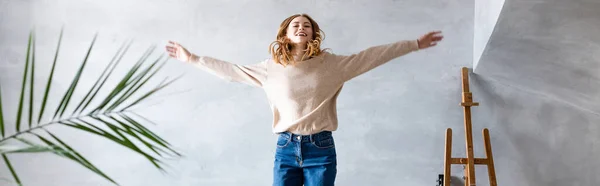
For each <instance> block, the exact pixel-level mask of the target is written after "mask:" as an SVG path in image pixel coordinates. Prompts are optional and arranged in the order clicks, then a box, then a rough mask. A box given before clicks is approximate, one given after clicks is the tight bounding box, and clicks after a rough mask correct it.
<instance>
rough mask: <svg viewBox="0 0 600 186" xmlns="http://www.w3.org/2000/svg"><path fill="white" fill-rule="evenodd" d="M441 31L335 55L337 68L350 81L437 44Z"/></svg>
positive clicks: (440, 38)
mask: <svg viewBox="0 0 600 186" xmlns="http://www.w3.org/2000/svg"><path fill="white" fill-rule="evenodd" d="M440 33H441V32H439V31H436V32H429V33H427V34H425V35H423V36H421V37H420V38H418V39H415V40H402V41H397V42H393V43H388V44H384V45H378V46H373V47H369V48H367V49H365V50H362V51H360V52H358V53H356V54H352V55H347V56H345V55H334V58H335V59H334V61H335V64H334V65H335V68H336V69H338V70H339V72H340V73H341V77H342V78H343V81H348V80H350V79H352V78H354V77H356V76H359V75H361V74H363V73H365V72H368V71H369V70H371V69H374V68H376V67H378V66H380V65H382V64H385V63H386V62H388V61H391V60H393V59H395V58H397V57H400V56H403V55H406V54H408V53H410V52H413V51H417V50H421V49H425V48H429V47H432V46H435V45H437V42H438V41H441V40H442V38H443V37H442V36H441V35H438V34H440Z"/></svg>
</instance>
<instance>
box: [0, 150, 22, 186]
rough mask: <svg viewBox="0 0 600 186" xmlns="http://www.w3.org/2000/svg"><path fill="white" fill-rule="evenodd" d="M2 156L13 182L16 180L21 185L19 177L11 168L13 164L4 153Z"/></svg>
mask: <svg viewBox="0 0 600 186" xmlns="http://www.w3.org/2000/svg"><path fill="white" fill-rule="evenodd" d="M2 158H3V159H4V163H5V164H6V166H7V167H8V170H10V174H12V176H13V178H14V179H15V182H17V184H19V185H21V179H19V176H18V175H17V172H15V169H14V168H13V166H12V164H11V163H10V160H9V159H8V157H7V156H6V154H2Z"/></svg>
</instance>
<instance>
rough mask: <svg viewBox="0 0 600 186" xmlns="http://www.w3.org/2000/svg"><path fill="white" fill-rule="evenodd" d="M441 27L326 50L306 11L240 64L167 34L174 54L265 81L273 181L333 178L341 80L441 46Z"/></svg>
mask: <svg viewBox="0 0 600 186" xmlns="http://www.w3.org/2000/svg"><path fill="white" fill-rule="evenodd" d="M439 33H440V32H439V31H437V32H430V33H427V34H425V35H423V36H421V37H420V38H419V39H416V40H405V41H398V42H394V43H389V44H386V45H379V46H374V47H370V48H367V49H365V50H363V51H361V52H359V53H356V54H352V55H337V54H333V53H330V52H326V51H324V50H322V49H321V48H320V47H321V46H320V45H321V42H322V40H323V35H322V30H321V29H319V25H318V24H317V23H316V22H315V21H314V20H313V19H312V18H311V17H310V16H308V15H306V14H297V15H293V16H290V17H288V18H287V19H285V20H284V21H283V22H282V23H281V25H280V27H279V31H278V34H277V40H276V41H274V42H273V43H272V44H271V45H270V46H269V49H270V50H269V52H270V54H271V55H272V58H271V59H267V60H264V61H261V62H259V63H256V64H252V65H237V64H233V63H229V62H226V61H222V60H219V59H216V58H213V57H208V56H198V55H195V54H193V53H190V52H189V51H188V50H186V49H185V48H184V47H182V46H181V45H180V44H178V43H175V42H172V41H169V45H168V46H167V47H166V49H167V51H168V52H169V55H170V56H171V57H173V58H176V59H178V60H180V61H184V62H187V63H190V64H192V65H194V66H196V67H198V68H201V69H203V70H206V71H208V72H210V73H213V74H214V75H216V76H219V77H221V78H223V79H227V80H230V81H235V82H242V83H246V84H249V85H252V86H255V87H259V88H262V89H263V90H264V91H265V93H266V95H267V98H268V100H269V104H270V106H271V109H272V113H273V123H272V129H273V130H272V132H273V133H275V134H278V135H279V137H278V140H277V150H276V153H275V161H274V168H273V174H274V179H273V185H285V186H292V185H298V186H300V185H303V184H304V185H306V186H313V185H325V186H328V185H334V181H335V177H336V173H337V170H336V165H337V161H336V150H335V145H334V140H333V136H332V131H335V130H336V129H337V127H338V120H337V113H336V99H337V97H338V95H339V93H340V91H341V90H342V87H343V84H344V83H345V82H346V81H348V80H350V79H352V78H354V77H356V76H358V75H361V74H363V73H365V72H367V71H369V70H371V69H373V68H375V67H377V66H380V65H382V64H384V63H386V62H388V61H390V60H392V59H394V58H397V57H400V56H402V55H405V54H408V53H410V52H413V51H417V50H420V49H425V48H429V47H431V46H435V45H436V43H437V42H438V41H441V40H442V36H441V35H439Z"/></svg>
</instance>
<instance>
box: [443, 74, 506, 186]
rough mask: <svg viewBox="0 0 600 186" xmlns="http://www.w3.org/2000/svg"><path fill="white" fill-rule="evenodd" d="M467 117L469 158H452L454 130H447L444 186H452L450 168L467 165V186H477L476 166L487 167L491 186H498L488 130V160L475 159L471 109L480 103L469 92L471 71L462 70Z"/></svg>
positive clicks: (485, 132) (485, 139) (485, 144)
mask: <svg viewBox="0 0 600 186" xmlns="http://www.w3.org/2000/svg"><path fill="white" fill-rule="evenodd" d="M460 105H461V106H463V107H464V116H465V138H466V139H465V140H466V145H467V146H466V147H467V149H466V151H467V158H452V129H451V128H447V129H446V152H445V155H444V176H443V180H444V182H443V186H450V177H451V174H450V166H451V165H452V164H462V165H465V172H464V179H465V186H475V185H476V184H475V165H487V168H488V176H489V179H490V186H497V184H496V172H495V169H494V159H493V158H492V146H491V143H490V133H489V130H488V129H487V128H484V129H483V139H484V148H485V156H486V158H475V157H473V137H472V136H473V135H472V127H471V107H472V106H479V103H477V102H473V95H472V94H471V92H470V91H469V69H468V68H467V67H463V68H462V103H461V104H460Z"/></svg>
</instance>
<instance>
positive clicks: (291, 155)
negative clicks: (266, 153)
mask: <svg viewBox="0 0 600 186" xmlns="http://www.w3.org/2000/svg"><path fill="white" fill-rule="evenodd" d="M336 166H337V158H336V152H335V143H334V141H333V136H332V132H330V131H324V132H320V133H317V134H313V135H296V134H292V133H289V132H284V133H280V134H279V138H278V139H277V150H276V151H275V163H274V167H273V178H274V179H273V186H302V185H304V186H333V185H334V182H335V176H336V174H337V168H336Z"/></svg>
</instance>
